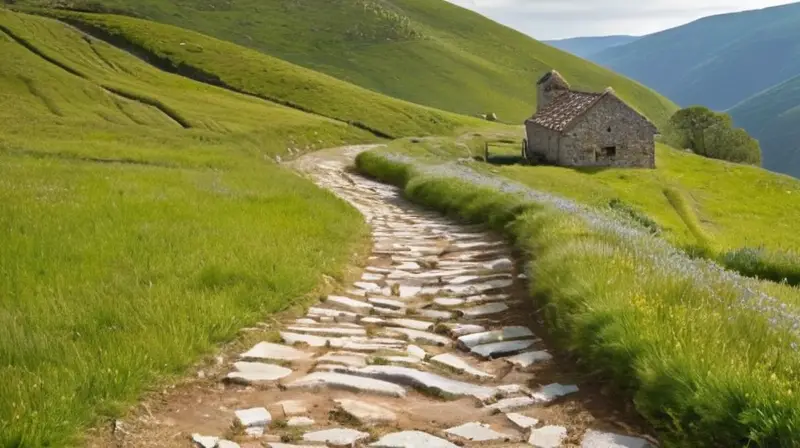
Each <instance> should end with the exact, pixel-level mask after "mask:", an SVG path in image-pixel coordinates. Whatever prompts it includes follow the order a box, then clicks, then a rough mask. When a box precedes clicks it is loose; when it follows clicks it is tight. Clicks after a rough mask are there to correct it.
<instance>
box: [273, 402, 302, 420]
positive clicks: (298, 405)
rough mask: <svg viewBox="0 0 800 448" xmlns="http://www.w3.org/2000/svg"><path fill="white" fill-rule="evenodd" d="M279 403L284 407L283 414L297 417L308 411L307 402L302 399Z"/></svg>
mask: <svg viewBox="0 0 800 448" xmlns="http://www.w3.org/2000/svg"><path fill="white" fill-rule="evenodd" d="M278 405H279V406H280V407H281V409H283V414H284V415H285V416H287V417H295V416H298V415H304V414H307V413H308V408H307V407H306V404H305V402H303V401H300V400H286V401H281V402H280V403H278Z"/></svg>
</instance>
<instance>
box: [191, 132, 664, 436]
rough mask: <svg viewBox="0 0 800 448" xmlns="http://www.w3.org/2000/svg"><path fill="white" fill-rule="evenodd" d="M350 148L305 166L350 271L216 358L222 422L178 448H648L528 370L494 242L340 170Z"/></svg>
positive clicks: (531, 366) (519, 278)
mask: <svg viewBox="0 0 800 448" xmlns="http://www.w3.org/2000/svg"><path fill="white" fill-rule="evenodd" d="M357 150H358V148H352V149H350V151H349V153H348V152H339V153H336V157H330V156H326V155H325V154H324V153H321V154H320V155H317V156H314V157H315V158H312V159H310V160H306V161H305V162H306V164H305V167H306V169H308V170H309V171H310V172H311V174H312V175H313V176H314V179H315V181H316V182H317V183H318V184H319V185H321V186H324V187H325V188H328V189H330V190H331V191H333V192H335V193H336V194H337V195H339V196H341V197H342V198H344V199H345V200H347V201H349V202H350V203H351V204H352V205H353V206H355V207H356V208H358V210H360V211H361V212H362V213H363V214H364V216H365V218H366V220H367V222H368V223H369V224H370V226H371V228H372V235H373V241H374V247H373V250H372V256H371V257H370V258H369V261H368V266H367V267H366V269H365V270H364V272H363V275H362V276H361V278H360V279H359V281H357V282H355V283H354V284H353V285H352V286H351V287H350V288H347V289H346V290H345V291H343V292H342V293H340V294H338V295H332V296H329V297H328V298H327V299H326V300H324V301H323V302H322V303H320V304H318V305H315V306H313V307H311V308H310V309H309V310H308V313H307V315H306V316H304V317H302V318H298V319H295V320H292V321H289V322H285V323H283V324H282V329H281V331H280V333H279V334H280V339H281V341H280V342H268V341H264V342H260V343H258V344H256V345H255V346H253V347H252V348H251V349H249V350H247V351H246V352H243V353H241V354H240V355H239V359H236V360H233V361H232V362H231V363H230V364H226V371H227V374H225V376H224V379H223V381H222V382H221V383H220V387H219V388H218V389H217V390H216V391H215V394H216V395H215V396H216V398H215V400H216V401H215V403H222V404H220V405H218V406H217V408H216V409H215V411H214V414H215V415H216V417H214V418H216V419H217V420H219V419H220V417H219V416H224V415H227V416H228V419H227V421H226V420H225V419H224V418H222V422H220V423H219V424H197V425H196V426H195V427H194V429H193V430H192V432H193V433H194V435H193V441H187V442H186V443H187V445H185V446H190V445H191V444H192V443H194V444H195V446H199V447H206V448H213V447H220V448H223V447H226V448H227V447H236V446H240V447H256V446H267V447H271V448H291V447H306V446H331V447H343V446H370V447H386V448H394V447H420V448H422V447H433V448H436V447H442V448H446V447H456V446H483V445H485V444H487V443H489V444H492V446H500V447H507V446H509V447H510V446H515V447H523V446H534V447H540V448H547V447H560V446H582V447H587V448H589V447H591V448H602V447H630V448H634V447H646V446H651V445H650V444H649V442H647V441H646V440H644V439H641V438H636V437H627V436H625V435H624V434H615V433H613V432H610V431H608V430H605V431H603V430H601V428H593V427H592V424H591V423H592V419H591V416H589V417H586V416H587V415H590V413H591V412H590V411H587V410H586V409H585V408H583V407H582V406H583V405H582V404H580V401H579V400H575V401H570V400H572V397H580V396H581V393H582V392H581V386H580V385H575V384H571V383H570V382H569V381H563V384H562V383H561V382H559V381H552V380H549V379H548V380H547V381H543V380H544V378H541V377H540V376H539V375H538V374H537V369H539V368H542V366H549V368H550V369H551V370H553V363H554V360H553V357H552V356H551V355H550V354H549V353H548V351H547V349H546V347H544V346H543V342H542V340H541V339H539V338H538V337H537V336H536V335H535V334H534V332H533V331H532V330H531V328H529V327H528V325H526V323H530V322H529V319H530V312H527V313H526V312H522V311H520V310H523V309H527V308H529V307H530V303H529V302H528V300H527V299H526V298H525V296H526V295H525V282H526V281H527V280H526V279H525V278H524V276H523V275H520V271H519V269H518V267H517V266H516V264H515V262H514V261H513V259H512V257H511V253H510V249H509V247H508V246H507V245H506V244H505V243H504V242H503V241H501V240H499V239H497V238H496V237H494V236H492V235H490V234H488V233H486V232H483V231H482V229H481V228H479V227H476V226H465V225H459V224H456V223H454V222H452V221H450V220H448V219H445V218H443V217H442V216H440V215H438V214H436V213H432V212H428V211H423V210H420V209H418V208H416V207H414V206H412V205H411V204H409V203H407V202H405V201H404V200H403V199H402V198H401V197H400V194H399V192H398V190H397V189H396V188H393V187H390V186H386V185H383V184H379V183H376V182H373V181H370V180H367V179H365V178H363V177H360V176H357V175H353V174H349V173H347V172H346V171H345V169H344V168H345V164H346V163H348V162H349V160H350V158H351V157H352V154H353V153H354V152H356V151H357ZM555 370H556V371H557V366H556V367H555ZM550 376H552V375H550ZM563 403H569V404H563ZM576 403H577V404H576ZM231 405H232V406H231ZM203 406H208V404H203ZM553 409H560V411H553ZM205 415H207V416H208V415H209V414H205ZM209 418H211V417H209ZM587 422H588V423H587ZM230 423H234V425H233V427H232V428H233V429H231V428H225V427H226V426H227V425H229V424H230ZM223 428H225V429H223ZM184 440H185V439H184Z"/></svg>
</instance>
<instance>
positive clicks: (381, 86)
mask: <svg viewBox="0 0 800 448" xmlns="http://www.w3.org/2000/svg"><path fill="white" fill-rule="evenodd" d="M17 3H18V4H23V5H52V4H54V3H56V2H54V1H52V0H22V1H18V2H17ZM59 3H62V4H63V3H64V2H59ZM89 3H91V4H92V5H103V6H104V7H106V8H110V9H114V10H121V11H125V12H127V13H129V14H136V15H138V16H141V17H145V18H148V19H153V20H156V21H160V22H164V23H169V24H173V25H177V26H180V27H184V28H189V29H192V30H195V31H198V32H202V33H204V34H208V35H211V36H214V37H217V38H220V39H223V40H227V41H231V42H235V43H237V44H240V45H244V46H248V47H251V48H254V49H256V50H260V51H262V52H264V53H266V54H269V55H272V56H276V57H279V58H281V59H284V60H286V61H290V62H293V63H296V64H299V65H302V66H305V67H308V68H312V69H315V70H318V71H321V72H324V73H327V74H329V75H333V76H335V77H337V78H340V79H343V80H346V81H349V82H352V83H354V84H357V85H360V86H363V87H367V88H369V89H372V90H375V91H378V92H382V93H385V94H388V95H390V96H393V97H396V98H402V99H405V100H408V101H412V102H415V103H419V104H426V105H429V106H433V107H437V108H440V109H444V110H449V111H453V112H458V113H463V114H469V115H472V114H477V113H487V112H496V113H497V114H498V116H499V117H500V119H501V120H504V121H507V122H515V123H516V122H521V121H522V120H523V119H524V118H526V117H527V116H529V115H530V114H531V113H532V111H533V110H534V107H535V82H536V80H537V78H538V77H539V76H541V75H542V74H543V73H544V72H545V71H547V70H550V69H552V68H555V69H558V70H559V71H560V72H561V73H562V74H564V75H565V76H566V77H567V78H568V80H569V81H570V82H572V83H573V85H574V86H575V87H578V88H583V89H591V90H602V89H603V88H605V87H607V86H612V87H614V88H615V89H616V91H617V92H618V93H619V95H620V96H621V97H622V98H624V99H625V100H627V101H629V102H630V103H631V104H633V105H634V106H635V107H636V108H638V109H639V110H641V111H642V112H643V113H645V114H646V115H647V116H648V117H649V118H650V119H652V120H653V121H654V122H656V123H663V122H665V121H666V119H667V118H668V116H669V115H670V113H671V112H673V111H674V110H675V106H674V105H673V104H672V103H671V102H669V101H668V100H666V99H665V98H664V97H661V96H659V95H656V94H654V93H653V92H652V91H651V90H649V89H647V88H646V87H644V86H642V85H639V84H637V83H634V82H631V81H630V80H628V79H625V78H623V77H621V76H619V75H616V74H614V73H613V72H611V71H609V70H606V69H604V68H601V67H599V66H596V65H594V64H591V63H587V62H586V61H584V60H582V59H579V58H577V57H575V56H572V55H569V54H566V53H564V52H562V51H560V50H557V49H555V48H553V47H550V46H548V45H546V44H543V43H540V42H537V41H535V40H533V39H531V38H530V37H527V36H525V35H523V34H522V33H519V32H516V31H514V30H511V29H509V28H506V27H503V26H501V25H498V24H496V23H494V22H492V21H490V20H488V19H486V18H484V17H482V16H480V15H478V14H475V13H473V12H471V11H468V10H465V9H463V8H460V7H457V6H454V5H452V4H450V3H448V2H446V1H444V0H331V1H327V2H319V1H310V0H238V1H236V2H230V1H227V0H226V1H219V0H214V1H208V0H188V1H183V2H171V1H165V0H136V1H132V0H95V1H92V2H84V1H70V2H66V4H69V5H73V6H76V7H81V6H82V5H83V6H86V5H87V4H89ZM94 8H95V9H97V7H96V6H94Z"/></svg>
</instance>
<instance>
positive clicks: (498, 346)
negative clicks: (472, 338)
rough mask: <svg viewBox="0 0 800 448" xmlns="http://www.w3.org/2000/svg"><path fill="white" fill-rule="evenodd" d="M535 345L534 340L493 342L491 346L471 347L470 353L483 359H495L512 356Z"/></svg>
mask: <svg viewBox="0 0 800 448" xmlns="http://www.w3.org/2000/svg"><path fill="white" fill-rule="evenodd" d="M535 343H536V340H534V339H526V340H522V341H508V342H495V343H492V344H483V345H477V346H475V347H472V349H471V350H470V351H472V353H475V354H476V355H479V356H483V357H484V358H496V357H499V356H505V355H513V354H516V353H519V352H520V351H522V350H525V349H527V348H530V347H531V346H532V345H533V344H535Z"/></svg>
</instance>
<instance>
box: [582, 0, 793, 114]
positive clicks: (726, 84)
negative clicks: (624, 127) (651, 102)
mask: <svg viewBox="0 0 800 448" xmlns="http://www.w3.org/2000/svg"><path fill="white" fill-rule="evenodd" d="M591 59H592V60H593V61H595V62H597V63H599V64H601V65H603V66H605V67H609V68H610V69H612V70H614V71H616V72H618V73H621V74H623V75H625V76H629V77H631V78H633V79H635V80H637V81H639V82H641V83H643V84H645V85H647V86H648V87H651V88H653V89H655V90H656V91H658V92H660V93H661V94H663V95H665V96H666V97H668V98H670V99H671V100H673V101H675V102H676V103H678V104H679V105H681V106H689V105H695V104H702V105H705V106H708V107H710V108H712V109H716V110H725V109H728V108H730V107H733V106H734V105H736V104H737V103H739V102H741V101H743V100H745V99H747V98H749V97H750V96H752V95H755V94H757V93H759V92H761V91H763V90H765V89H768V88H770V87H772V86H774V85H776V84H779V83H781V82H783V81H786V80H788V79H790V78H792V77H794V76H797V75H800V3H795V4H791V5H785V6H778V7H773V8H767V9H762V10H756V11H746V12H741V13H733V14H724V15H718V16H712V17H707V18H704V19H700V20H697V21H695V22H692V23H690V24H687V25H684V26H680V27H677V28H673V29H670V30H666V31H663V32H660V33H656V34H651V35H648V36H645V37H642V38H641V39H639V40H637V41H635V42H633V43H630V44H627V45H623V46H619V47H614V48H609V49H607V50H605V51H602V52H600V53H597V54H595V55H593V56H591Z"/></svg>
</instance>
